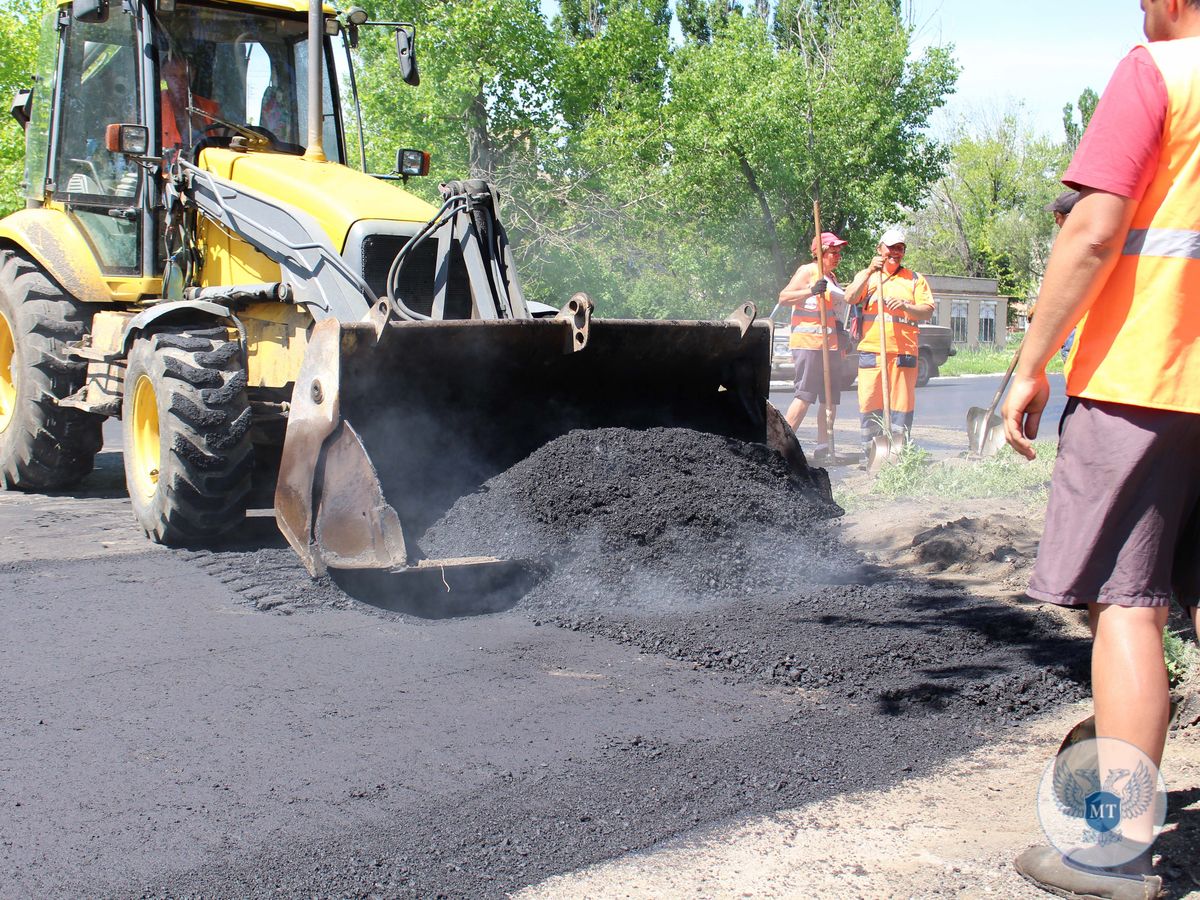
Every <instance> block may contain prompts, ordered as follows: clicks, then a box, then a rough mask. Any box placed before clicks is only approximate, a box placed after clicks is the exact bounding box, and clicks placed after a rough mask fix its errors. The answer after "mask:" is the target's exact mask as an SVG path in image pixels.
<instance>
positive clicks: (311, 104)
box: [304, 0, 326, 162]
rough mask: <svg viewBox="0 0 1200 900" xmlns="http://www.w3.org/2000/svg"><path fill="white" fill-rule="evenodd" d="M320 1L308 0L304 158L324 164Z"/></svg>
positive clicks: (322, 46) (323, 31) (321, 14)
mask: <svg viewBox="0 0 1200 900" xmlns="http://www.w3.org/2000/svg"><path fill="white" fill-rule="evenodd" d="M322 6H323V4H322V0H308V147H307V148H306V149H305V151H304V158H305V159H308V160H312V161H313V162H325V161H326V158H325V148H324V146H323V145H322V142H321V133H322V128H321V124H322V115H321V112H322V110H323V109H324V98H323V97H322V96H321V66H322V65H324V63H325V15H324V10H323V9H322Z"/></svg>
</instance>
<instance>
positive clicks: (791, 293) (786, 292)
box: [779, 266, 816, 306]
mask: <svg viewBox="0 0 1200 900" xmlns="http://www.w3.org/2000/svg"><path fill="white" fill-rule="evenodd" d="M814 272H815V270H814V269H813V267H812V266H801V267H800V268H799V269H797V270H796V274H794V275H793V276H792V280H791V281H789V282H788V283H787V284H785V285H784V286H783V290H782V291H780V292H779V303H780V305H781V306H795V305H796V304H797V303H802V302H803V301H805V300H807V299H808V298H809V297H811V296H812V295H813V292H812V284H813V282H814V281H816V278H814V277H813V275H814Z"/></svg>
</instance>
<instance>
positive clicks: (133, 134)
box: [104, 123, 150, 156]
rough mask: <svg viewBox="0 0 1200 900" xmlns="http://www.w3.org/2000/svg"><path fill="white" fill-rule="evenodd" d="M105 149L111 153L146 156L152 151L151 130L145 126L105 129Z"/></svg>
mask: <svg viewBox="0 0 1200 900" xmlns="http://www.w3.org/2000/svg"><path fill="white" fill-rule="evenodd" d="M104 148H105V149H106V150H108V151H109V152H110V153H126V154H128V155H129V156H145V155H146V154H147V153H148V152H149V151H150V129H149V128H147V127H146V126H145V125H122V124H120V123H117V124H114V125H109V126H108V127H107V128H105V129H104Z"/></svg>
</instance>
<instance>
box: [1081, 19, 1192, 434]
mask: <svg viewBox="0 0 1200 900" xmlns="http://www.w3.org/2000/svg"><path fill="white" fill-rule="evenodd" d="M1142 46H1144V47H1145V48H1146V49H1147V50H1148V51H1149V53H1150V56H1151V58H1152V59H1153V60H1154V64H1155V65H1156V66H1157V67H1158V70H1159V71H1160V72H1161V73H1162V77H1163V82H1164V84H1165V85H1166V88H1167V116H1166V121H1165V123H1164V127H1163V137H1162V147H1161V152H1160V154H1159V159H1158V170H1157V171H1156V172H1155V174H1154V177H1153V179H1152V180H1151V182H1150V186H1149V187H1148V188H1147V190H1146V194H1145V196H1144V197H1142V200H1141V202H1140V203H1139V204H1138V206H1137V210H1136V211H1135V212H1134V216H1133V222H1132V224H1131V225H1130V230H1129V235H1128V238H1127V239H1126V241H1125V246H1124V249H1123V251H1122V254H1121V258H1120V260H1119V261H1118V262H1117V265H1116V268H1115V269H1114V270H1113V272H1112V274H1111V275H1110V276H1109V277H1108V280H1107V282H1105V285H1104V287H1103V289H1102V290H1101V291H1100V293H1099V295H1098V297H1097V298H1096V301H1095V303H1093V305H1092V307H1091V309H1090V310H1089V311H1088V313H1087V315H1086V316H1085V317H1084V318H1083V320H1082V321H1081V322H1080V325H1079V331H1078V332H1076V336H1075V343H1074V345H1073V346H1072V348H1071V355H1070V357H1069V358H1068V361H1067V393H1068V394H1070V395H1071V396H1075V397H1087V398H1089V399H1092V400H1104V401H1108V402H1112V403H1124V404H1129V405H1132V406H1144V407H1150V408H1152V409H1174V410H1181V411H1184V412H1192V413H1200V37H1197V38H1183V39H1181V40H1175V41H1156V42H1154V43H1150V44H1143V45H1142Z"/></svg>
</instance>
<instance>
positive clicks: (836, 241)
mask: <svg viewBox="0 0 1200 900" xmlns="http://www.w3.org/2000/svg"><path fill="white" fill-rule="evenodd" d="M847 243H849V242H848V241H843V240H842V239H841V238H840V237H838V236H837V235H836V234H834V233H833V232H832V231H822V232H821V248H822V249H823V250H831V249H833V248H834V247H845V246H846V244H847ZM812 252H813V255H814V256H815V255H816V253H817V242H816V241H815V240H814V241H813V242H812Z"/></svg>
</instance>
